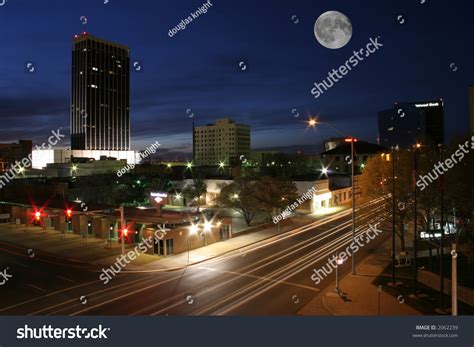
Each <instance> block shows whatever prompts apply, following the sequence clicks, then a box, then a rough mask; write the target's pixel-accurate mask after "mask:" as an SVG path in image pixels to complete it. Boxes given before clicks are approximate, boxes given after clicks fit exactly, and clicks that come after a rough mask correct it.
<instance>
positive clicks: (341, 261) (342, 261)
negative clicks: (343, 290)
mask: <svg viewBox="0 0 474 347" xmlns="http://www.w3.org/2000/svg"><path fill="white" fill-rule="evenodd" d="M343 263H344V260H343V259H342V258H341V257H339V256H336V293H337V294H340V289H339V265H342V264H343Z"/></svg>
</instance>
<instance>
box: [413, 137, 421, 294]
mask: <svg viewBox="0 0 474 347" xmlns="http://www.w3.org/2000/svg"><path fill="white" fill-rule="evenodd" d="M419 148H420V144H419V143H417V144H416V145H415V149H414V156H415V159H414V178H413V180H414V181H413V186H414V199H413V200H414V204H415V208H414V210H415V212H414V213H415V215H414V216H413V217H414V218H413V219H414V222H413V229H414V234H413V295H414V296H416V295H417V292H418V225H417V222H418V219H417V217H418V216H417V214H418V210H417V207H418V206H417V188H416V177H417V176H418V153H417V150H418V149H419Z"/></svg>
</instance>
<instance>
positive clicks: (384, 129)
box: [378, 100, 444, 148]
mask: <svg viewBox="0 0 474 347" xmlns="http://www.w3.org/2000/svg"><path fill="white" fill-rule="evenodd" d="M417 141H421V142H423V144H424V145H437V144H443V143H444V105H443V101H442V100H435V101H427V102H411V103H398V104H395V106H394V107H393V108H391V109H388V110H384V111H381V112H379V117H378V143H379V145H381V146H384V147H387V148H390V147H391V146H397V145H399V146H400V147H401V148H409V147H411V146H413V145H414V144H415V143H416V142H417Z"/></svg>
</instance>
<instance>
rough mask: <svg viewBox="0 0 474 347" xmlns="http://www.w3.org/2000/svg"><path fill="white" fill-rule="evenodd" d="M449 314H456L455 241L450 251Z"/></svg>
mask: <svg viewBox="0 0 474 347" xmlns="http://www.w3.org/2000/svg"><path fill="white" fill-rule="evenodd" d="M451 257H452V260H451V315H453V316H457V315H458V269H457V258H458V253H457V243H456V242H453V245H452V251H451Z"/></svg>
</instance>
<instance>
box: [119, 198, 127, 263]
mask: <svg viewBox="0 0 474 347" xmlns="http://www.w3.org/2000/svg"><path fill="white" fill-rule="evenodd" d="M123 210H124V208H123V205H120V227H121V229H122V254H125V227H126V225H125V215H124V211H123Z"/></svg>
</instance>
